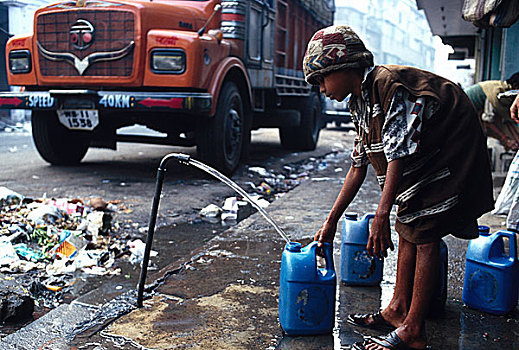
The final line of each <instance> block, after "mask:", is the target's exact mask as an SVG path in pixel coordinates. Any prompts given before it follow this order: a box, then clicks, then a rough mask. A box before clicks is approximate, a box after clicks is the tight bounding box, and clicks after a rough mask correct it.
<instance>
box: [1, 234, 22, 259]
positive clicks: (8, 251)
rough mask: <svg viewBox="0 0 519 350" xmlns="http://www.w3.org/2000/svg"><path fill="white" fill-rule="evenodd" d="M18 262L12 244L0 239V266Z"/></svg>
mask: <svg viewBox="0 0 519 350" xmlns="http://www.w3.org/2000/svg"><path fill="white" fill-rule="evenodd" d="M18 260H20V258H19V257H18V255H17V254H16V250H15V249H14V247H13V245H12V243H11V242H10V241H8V240H5V239H2V238H0V265H9V264H12V263H13V262H15V261H18Z"/></svg>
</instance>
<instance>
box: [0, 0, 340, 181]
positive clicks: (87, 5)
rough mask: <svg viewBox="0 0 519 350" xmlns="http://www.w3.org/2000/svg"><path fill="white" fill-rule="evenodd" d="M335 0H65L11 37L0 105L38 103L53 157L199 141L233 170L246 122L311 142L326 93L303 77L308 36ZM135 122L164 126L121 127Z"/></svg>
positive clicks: (40, 127)
mask: <svg viewBox="0 0 519 350" xmlns="http://www.w3.org/2000/svg"><path fill="white" fill-rule="evenodd" d="M333 11H334V4H333V0H332V1H324V0H318V1H310V0H300V1H298V0H292V1H284V0H261V1H258V0H238V1H236V0H233V1H227V0H224V1H220V0H205V1H204V0H202V1H200V0H169V1H166V0H155V1H124V2H123V1H118V0H106V1H105V0H92V1H88V0H83V1H80V0H78V1H61V2H57V3H54V4H51V5H48V6H45V7H43V8H41V9H39V10H38V11H37V12H36V14H35V17H34V33H33V34H32V35H28V36H18V37H13V38H11V39H10V40H9V41H8V43H7V46H6V59H7V65H8V69H7V70H8V81H9V84H10V85H17V86H23V91H22V92H16V93H14V92H12V93H9V92H8V93H1V94H0V95H1V96H0V108H4V109H29V110H31V114H32V116H31V124H32V131H33V138H34V143H35V145H36V148H37V150H38V152H39V153H40V155H41V156H42V158H43V159H45V160H46V161H47V162H49V163H51V164H55V165H67V164H75V163H78V162H80V161H81V160H82V158H83V157H84V155H85V154H86V152H87V150H88V149H89V148H90V147H103V148H111V149H116V146H117V143H118V142H143V143H155V144H165V145H180V146H187V147H191V146H196V147H197V154H198V157H199V158H200V159H201V160H202V161H205V162H207V163H209V164H211V165H213V166H215V167H217V168H218V169H219V170H221V171H222V172H224V173H227V174H231V173H232V172H233V171H234V170H235V169H236V167H237V166H238V165H239V162H240V160H243V159H245V158H246V156H247V153H248V147H249V144H250V132H251V130H252V129H254V128H261V127H275V128H278V129H279V130H280V131H279V132H280V139H281V143H282V145H283V146H284V147H286V148H288V149H294V150H311V149H313V148H315V146H316V144H317V140H318V135H319V129H320V128H321V127H322V126H323V122H322V119H321V115H322V111H323V103H322V97H321V95H320V94H319V92H318V91H317V90H315V89H313V88H312V87H311V86H309V85H308V84H307V83H306V82H305V81H304V78H303V73H302V59H303V56H304V50H305V48H306V43H307V42H308V40H309V39H310V37H311V35H312V34H313V33H314V32H315V30H317V29H319V28H321V27H323V26H326V25H330V24H331V23H332V21H333ZM135 124H140V125H145V126H147V127H148V128H150V129H153V130H156V131H158V132H160V135H161V136H149V135H138V134H136V135H127V134H124V135H123V134H118V132H117V131H118V130H119V129H121V128H123V127H126V126H131V125H135Z"/></svg>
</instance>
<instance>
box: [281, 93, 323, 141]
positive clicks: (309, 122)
mask: <svg viewBox="0 0 519 350" xmlns="http://www.w3.org/2000/svg"><path fill="white" fill-rule="evenodd" d="M299 111H300V112H301V123H300V125H299V126H298V127H284V128H280V129H279V138H280V140H281V145H282V146H283V148H285V149H290V150H298V151H312V150H314V149H315V147H316V146H317V141H318V140H319V132H320V131H321V126H322V121H321V118H322V116H321V114H322V107H321V100H320V99H319V94H317V93H316V92H312V93H311V94H310V96H308V97H307V98H306V100H305V101H304V105H303V107H302V108H299Z"/></svg>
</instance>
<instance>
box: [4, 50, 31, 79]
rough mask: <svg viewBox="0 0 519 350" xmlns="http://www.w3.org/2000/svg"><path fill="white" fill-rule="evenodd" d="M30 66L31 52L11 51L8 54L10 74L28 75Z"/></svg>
mask: <svg viewBox="0 0 519 350" xmlns="http://www.w3.org/2000/svg"><path fill="white" fill-rule="evenodd" d="M31 66H32V65H31V52H30V51H29V50H13V51H11V52H9V70H10V71H11V73H13V74H19V73H29V72H30V71H31Z"/></svg>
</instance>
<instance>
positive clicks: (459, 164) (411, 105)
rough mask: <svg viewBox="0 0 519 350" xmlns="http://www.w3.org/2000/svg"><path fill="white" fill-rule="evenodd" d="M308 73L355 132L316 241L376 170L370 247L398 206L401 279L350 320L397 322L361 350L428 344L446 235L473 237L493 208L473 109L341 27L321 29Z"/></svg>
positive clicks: (380, 324)
mask: <svg viewBox="0 0 519 350" xmlns="http://www.w3.org/2000/svg"><path fill="white" fill-rule="evenodd" d="M303 69H304V73H305V79H306V81H307V82H308V83H310V84H313V85H319V88H320V91H321V93H324V94H326V96H327V97H329V98H332V99H335V100H337V101H342V100H344V99H345V98H346V96H348V95H350V94H351V97H350V101H349V104H350V109H351V112H352V119H353V121H354V124H355V129H356V132H357V135H356V138H355V142H354V149H353V152H352V156H351V159H352V166H351V168H350V170H349V172H348V174H347V175H346V178H345V181H344V184H343V186H342V189H341V191H340V193H339V195H338V197H337V199H336V201H335V203H334V205H333V207H332V209H331V211H330V213H329V214H328V216H327V218H326V220H325V221H324V223H323V225H322V226H321V228H320V229H319V231H318V232H317V233H316V234H315V240H317V241H319V244H322V242H332V241H333V238H334V235H335V232H336V229H337V223H338V221H339V219H340V217H341V215H342V213H343V212H344V211H345V210H346V208H347V207H348V205H349V204H350V203H351V201H352V200H353V199H354V197H355V195H356V194H357V192H358V190H359V188H360V186H361V185H362V183H363V181H364V178H365V176H366V170H367V165H368V164H369V163H370V164H371V165H372V166H373V168H374V169H375V173H376V175H377V180H378V182H379V184H380V186H381V188H382V196H381V198H380V201H379V204H378V208H377V211H376V214H375V218H374V219H373V223H372V228H371V232H370V237H369V241H368V245H367V249H368V251H369V252H370V253H371V254H372V255H374V256H377V257H381V258H382V257H386V256H387V249H393V243H392V241H391V231H390V227H389V225H390V222H389V214H390V211H391V207H392V206H393V204H397V205H398V210H397V219H396V225H395V229H396V231H397V232H398V234H399V249H398V260H397V279H396V284H395V290H394V294H393V298H392V300H391V302H390V303H389V305H388V306H387V307H386V308H385V309H384V310H382V311H381V312H377V313H374V314H367V315H360V314H355V315H350V316H349V317H348V322H349V323H352V324H354V325H357V326H362V327H369V328H379V329H382V328H387V327H391V328H392V329H394V331H392V332H391V333H389V334H387V335H386V336H381V337H371V338H369V339H368V340H366V342H365V343H364V344H355V345H354V347H356V348H357V349H369V350H374V349H377V350H378V349H425V348H427V345H426V337H425V316H426V314H427V311H428V310H427V306H428V305H429V303H430V300H431V298H432V293H433V290H434V286H435V285H436V283H437V279H438V276H439V264H440V262H439V247H440V240H441V238H442V237H444V236H446V235H448V234H453V235H455V236H456V237H460V238H465V239H472V238H475V237H477V236H478V230H477V218H478V217H479V216H481V215H482V214H483V213H485V212H488V211H490V210H491V209H492V208H493V196H492V178H491V171H490V163H489V159H488V153H487V149H486V142H485V136H484V134H483V131H482V128H481V125H480V122H479V120H478V116H477V115H476V112H475V110H474V107H473V106H472V104H471V102H470V100H469V99H468V97H467V96H466V95H465V93H464V92H463V91H462V90H461V88H460V87H459V86H458V85H456V84H454V83H452V82H451V81H448V80H446V79H444V78H442V77H439V76H437V75H434V74H432V73H429V72H425V71H422V70H419V69H416V68H411V67H404V66H374V65H373V55H372V54H371V52H370V51H369V50H367V49H366V47H365V46H364V43H363V42H362V40H360V38H359V37H358V36H357V35H356V34H355V32H354V31H353V30H352V29H351V28H349V27H347V26H332V27H328V28H325V29H322V30H319V31H318V32H316V33H315V34H314V36H313V37H312V39H311V40H310V42H309V44H308V48H307V51H306V54H305V57H304V61H303Z"/></svg>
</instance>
